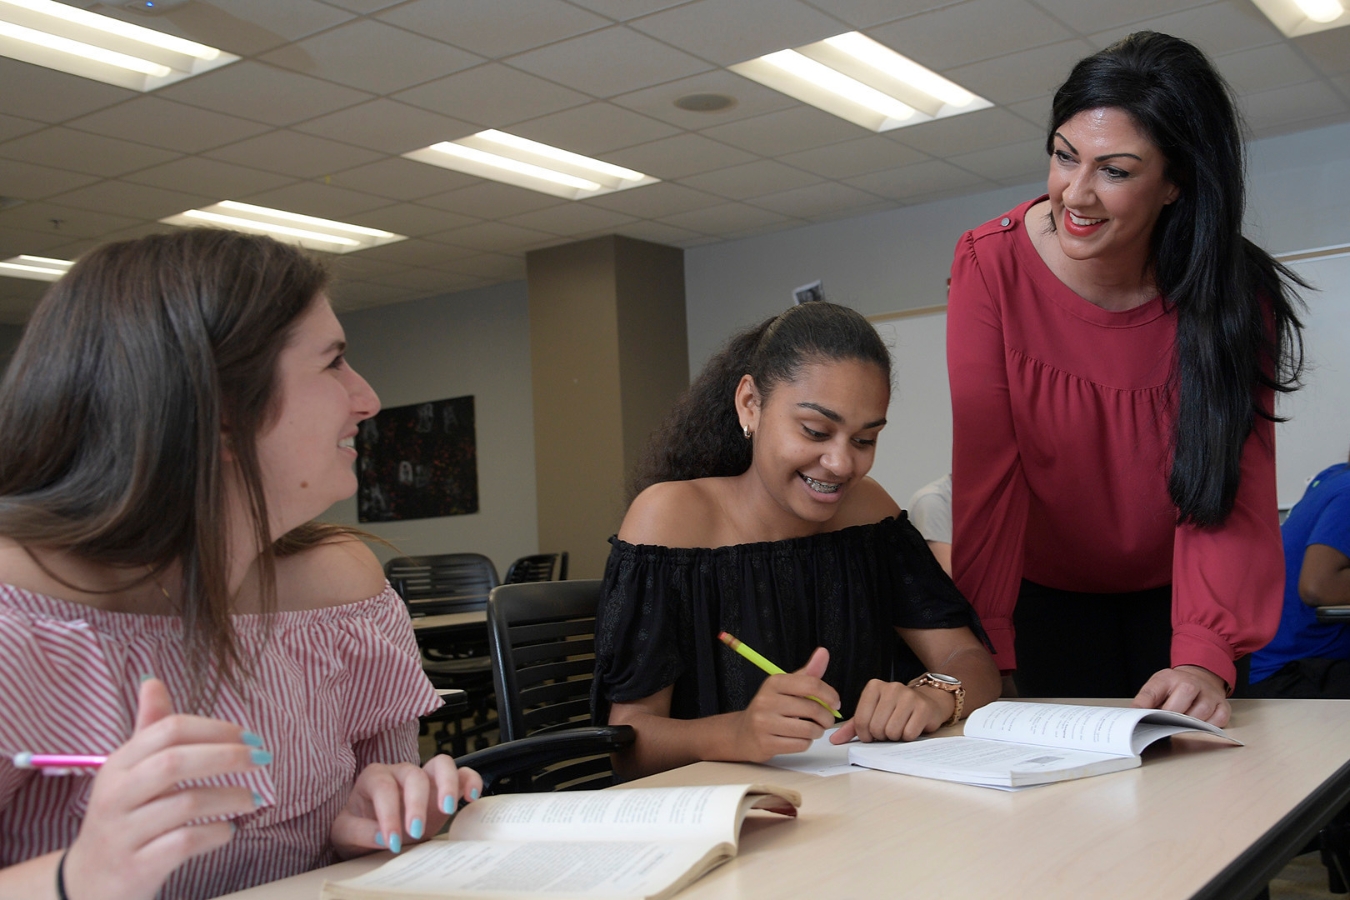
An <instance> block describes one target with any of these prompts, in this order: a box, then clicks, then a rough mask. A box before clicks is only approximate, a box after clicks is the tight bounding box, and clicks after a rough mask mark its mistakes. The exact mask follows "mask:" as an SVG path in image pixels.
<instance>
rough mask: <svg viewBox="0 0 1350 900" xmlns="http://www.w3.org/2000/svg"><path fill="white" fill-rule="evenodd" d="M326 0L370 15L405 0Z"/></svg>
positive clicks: (355, 11)
mask: <svg viewBox="0 0 1350 900" xmlns="http://www.w3.org/2000/svg"><path fill="white" fill-rule="evenodd" d="M326 2H328V3H331V4H333V5H334V6H340V7H342V8H343V9H349V10H351V11H352V12H354V13H361V14H362V15H370V14H371V13H377V12H379V11H380V10H382V9H388V8H389V7H391V6H394V5H396V4H398V3H402V2H403V0H326Z"/></svg>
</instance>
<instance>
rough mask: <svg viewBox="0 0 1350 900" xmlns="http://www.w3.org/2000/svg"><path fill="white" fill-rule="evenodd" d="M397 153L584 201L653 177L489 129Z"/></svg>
mask: <svg viewBox="0 0 1350 900" xmlns="http://www.w3.org/2000/svg"><path fill="white" fill-rule="evenodd" d="M403 155H404V156H405V157H407V158H408V159H412V160H416V161H417V162H424V163H430V164H431V165H433V166H441V167H442V168H446V169H454V170H455V171H456V172H464V173H466V174H469V175H477V176H478V177H479V178H488V179H491V180H492V181H502V182H505V183H507V184H514V185H515V186H516V187H523V188H528V189H530V190H532V191H541V192H543V193H545V194H552V195H553V196H555V197H562V198H564V199H566V200H584V199H586V198H587V197H597V196H599V195H601V194H610V193H613V192H614V191H623V190H627V189H628V188H635V187H641V186H642V185H645V184H654V183H655V182H657V181H658V180H659V179H656V178H652V177H651V176H650V175H643V174H642V173H641V172H635V171H633V170H632V169H625V168H624V167H623V166H616V165H614V164H612V163H607V162H604V161H602V160H598V159H591V158H590V157H589V156H582V155H581V154H580V153H573V152H571V151H570V150H562V149H559V148H558V147H552V146H550V145H548V144H541V143H539V142H538V141H532V140H529V139H528V138H523V137H519V136H517V135H514V134H507V133H506V132H504V131H497V130H495V129H488V130H487V131H480V132H478V133H477V134H473V135H470V136H469V137H466V138H460V139H459V140H457V141H442V142H440V143H439V144H432V145H431V146H430V147H423V148H422V149H421V150H413V151H412V152H410V153H405V154H403Z"/></svg>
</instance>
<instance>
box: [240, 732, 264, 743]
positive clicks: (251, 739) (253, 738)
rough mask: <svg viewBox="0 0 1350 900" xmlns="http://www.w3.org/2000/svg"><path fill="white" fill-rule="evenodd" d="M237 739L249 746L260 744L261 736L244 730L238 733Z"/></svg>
mask: <svg viewBox="0 0 1350 900" xmlns="http://www.w3.org/2000/svg"><path fill="white" fill-rule="evenodd" d="M239 740H240V741H241V742H243V743H245V744H248V745H249V746H250V747H261V746H262V738H260V737H258V736H257V735H256V734H254V733H253V732H251V731H245V732H244V733H243V734H241V735H239Z"/></svg>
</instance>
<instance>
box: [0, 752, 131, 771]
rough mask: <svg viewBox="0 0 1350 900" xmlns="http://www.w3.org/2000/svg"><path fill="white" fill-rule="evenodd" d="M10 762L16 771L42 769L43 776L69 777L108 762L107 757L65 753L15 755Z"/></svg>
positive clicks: (25, 753)
mask: <svg viewBox="0 0 1350 900" xmlns="http://www.w3.org/2000/svg"><path fill="white" fill-rule="evenodd" d="M10 760H11V761H12V762H13V763H14V768H16V769H41V770H42V774H43V775H68V774H70V773H72V772H88V773H90V774H92V771H93V770H94V769H97V768H98V767H99V766H101V765H103V764H104V763H105V762H107V761H108V757H106V756H72V755H67V754H63V753H29V752H28V751H27V750H25V751H24V752H22V753H15V754H14V755H13V756H12V757H10Z"/></svg>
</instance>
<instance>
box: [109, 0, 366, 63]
mask: <svg viewBox="0 0 1350 900" xmlns="http://www.w3.org/2000/svg"><path fill="white" fill-rule="evenodd" d="M110 5H111V4H110ZM105 9H106V7H105ZM138 18H139V17H138ZM351 19H352V14H351V13H350V12H346V11H344V10H341V9H338V8H336V7H334V6H330V5H329V4H327V3H320V2H318V0H286V2H284V3H278V2H277V0H208V2H195V3H189V4H186V5H185V6H182V7H179V8H178V9H175V10H173V11H172V12H170V13H169V14H167V15H163V16H160V17H158V18H157V19H156V20H155V24H154V25H153V26H152V27H154V28H156V29H157V30H165V31H171V33H173V34H177V35H178V36H179V37H185V38H189V39H191V40H196V41H202V42H204V43H207V44H210V45H211V46H212V47H219V48H221V49H222V50H227V51H229V52H230V53H234V54H237V55H240V56H252V55H254V54H257V53H263V52H265V51H267V50H270V49H272V48H273V47H277V46H279V45H281V44H285V43H287V42H288V41H298V40H300V39H301V38H304V37H308V36H309V35H311V34H314V33H315V32H318V31H323V30H324V29H325V28H332V27H333V26H335V25H341V24H342V23H343V22H347V21H350V20H351ZM127 21H131V22H134V21H136V19H133V18H131V17H130V16H128V17H127Z"/></svg>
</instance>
